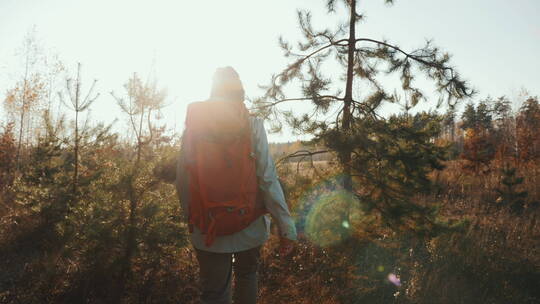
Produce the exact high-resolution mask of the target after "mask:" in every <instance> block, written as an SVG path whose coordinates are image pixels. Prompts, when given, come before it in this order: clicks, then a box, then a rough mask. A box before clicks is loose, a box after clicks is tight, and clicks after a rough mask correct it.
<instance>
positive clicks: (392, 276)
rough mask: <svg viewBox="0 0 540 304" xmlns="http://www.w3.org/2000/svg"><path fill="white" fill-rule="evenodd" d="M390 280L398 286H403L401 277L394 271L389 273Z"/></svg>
mask: <svg viewBox="0 0 540 304" xmlns="http://www.w3.org/2000/svg"><path fill="white" fill-rule="evenodd" d="M388 281H390V283H392V284H394V285H396V286H397V287H400V286H401V280H400V279H399V277H398V276H397V275H395V274H393V273H389V274H388Z"/></svg>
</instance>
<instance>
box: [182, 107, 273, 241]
mask: <svg viewBox="0 0 540 304" xmlns="http://www.w3.org/2000/svg"><path fill="white" fill-rule="evenodd" d="M183 140H184V147H185V150H184V151H183V153H186V155H185V160H186V161H185V165H186V169H187V172H188V174H189V189H188V191H189V194H190V203H189V224H190V231H192V230H191V227H193V225H194V226H195V227H197V228H199V229H200V230H201V232H202V233H203V234H206V239H205V243H206V245H207V246H210V245H212V243H213V241H214V239H215V237H216V236H220V235H229V234H233V233H235V232H238V231H240V230H242V229H244V228H246V227H247V226H249V224H251V223H252V222H253V221H254V220H256V219H257V218H258V217H260V216H261V215H262V214H264V213H266V211H265V209H264V205H263V203H262V201H261V199H260V197H259V196H258V194H259V191H258V183H257V175H256V172H255V157H254V153H253V152H252V146H251V125H250V120H249V112H248V110H247V109H246V107H245V105H244V103H243V102H233V101H204V102H195V103H192V104H190V105H189V106H188V110H187V116H186V130H185V133H184V138H183Z"/></svg>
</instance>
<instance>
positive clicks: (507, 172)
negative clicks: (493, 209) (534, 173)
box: [495, 165, 528, 214]
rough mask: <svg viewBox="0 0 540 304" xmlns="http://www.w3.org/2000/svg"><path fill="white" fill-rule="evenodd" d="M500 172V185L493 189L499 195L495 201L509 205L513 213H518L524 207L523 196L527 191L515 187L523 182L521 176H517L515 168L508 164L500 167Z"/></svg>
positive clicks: (524, 196)
mask: <svg viewBox="0 0 540 304" xmlns="http://www.w3.org/2000/svg"><path fill="white" fill-rule="evenodd" d="M501 173H502V176H501V187H500V188H498V189H495V191H497V193H498V194H499V195H500V196H499V198H498V199H497V201H498V202H500V203H502V204H503V205H505V206H509V207H510V209H511V210H512V211H513V212H514V213H517V214H520V213H521V212H523V209H524V208H525V198H526V197H527V195H528V193H527V191H519V190H517V189H516V188H517V187H519V185H521V184H522V183H523V177H518V176H517V175H516V168H511V167H509V166H508V165H507V166H505V167H504V168H503V169H501Z"/></svg>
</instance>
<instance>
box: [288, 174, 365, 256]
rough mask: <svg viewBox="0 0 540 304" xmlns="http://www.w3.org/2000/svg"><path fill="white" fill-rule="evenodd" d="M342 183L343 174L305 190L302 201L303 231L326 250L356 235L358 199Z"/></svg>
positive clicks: (301, 226) (301, 227)
mask: <svg viewBox="0 0 540 304" xmlns="http://www.w3.org/2000/svg"><path fill="white" fill-rule="evenodd" d="M341 184H342V176H341V175H337V176H334V177H331V178H329V179H326V180H324V181H321V182H320V183H317V184H316V185H314V186H312V187H311V188H309V189H306V190H305V191H303V195H302V196H301V198H300V206H301V208H300V209H301V210H300V212H299V218H298V219H297V222H298V223H299V226H300V229H303V230H304V233H305V235H306V237H307V238H308V239H309V240H310V241H311V242H313V243H315V244H317V245H319V246H322V247H327V246H331V245H334V244H338V243H340V242H342V241H344V240H346V239H347V238H349V237H350V236H351V233H352V232H351V230H352V227H353V225H352V223H351V222H350V219H351V216H350V215H351V209H352V208H351V207H352V206H353V205H354V203H355V202H354V196H353V195H351V194H350V193H349V192H347V191H345V190H344V189H343V188H342V187H341V186H340V185H341Z"/></svg>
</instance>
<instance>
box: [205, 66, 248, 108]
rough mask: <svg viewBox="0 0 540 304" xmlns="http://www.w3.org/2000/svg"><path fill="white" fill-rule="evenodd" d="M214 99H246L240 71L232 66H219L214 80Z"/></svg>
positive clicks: (212, 96) (212, 95) (211, 93)
mask: <svg viewBox="0 0 540 304" xmlns="http://www.w3.org/2000/svg"><path fill="white" fill-rule="evenodd" d="M210 99H212V100H229V101H244V87H243V86H242V81H240V77H239V76H238V73H237V72H236V71H235V70H234V69H233V68H232V67H230V66H227V67H223V68H217V69H216V72H215V73H214V78H213V81H212V91H211V92H210Z"/></svg>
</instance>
